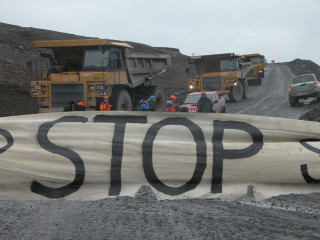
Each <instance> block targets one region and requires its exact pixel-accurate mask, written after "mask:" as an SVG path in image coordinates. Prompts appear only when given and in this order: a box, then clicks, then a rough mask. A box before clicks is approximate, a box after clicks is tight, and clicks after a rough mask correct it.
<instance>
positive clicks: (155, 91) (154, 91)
mask: <svg viewBox="0 0 320 240" xmlns="http://www.w3.org/2000/svg"><path fill="white" fill-rule="evenodd" d="M145 95H146V98H149V97H150V96H151V95H153V96H154V98H155V101H156V107H155V110H154V111H157V112H163V111H164V105H165V101H166V99H165V94H164V92H163V90H162V89H161V88H160V87H159V86H147V87H145Z"/></svg>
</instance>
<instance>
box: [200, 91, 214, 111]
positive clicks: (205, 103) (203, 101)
mask: <svg viewBox="0 0 320 240" xmlns="http://www.w3.org/2000/svg"><path fill="white" fill-rule="evenodd" d="M212 107H213V103H212V101H211V100H210V99H209V98H208V97H207V94H206V92H205V91H202V92H201V97H200V99H199V101H198V103H197V108H199V112H213V110H212Z"/></svg>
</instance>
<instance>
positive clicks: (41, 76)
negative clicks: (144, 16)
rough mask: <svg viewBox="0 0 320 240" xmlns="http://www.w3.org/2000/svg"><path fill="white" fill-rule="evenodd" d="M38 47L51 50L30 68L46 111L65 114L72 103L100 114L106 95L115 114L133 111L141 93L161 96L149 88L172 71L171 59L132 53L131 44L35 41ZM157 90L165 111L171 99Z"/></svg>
mask: <svg viewBox="0 0 320 240" xmlns="http://www.w3.org/2000/svg"><path fill="white" fill-rule="evenodd" d="M34 47H36V48H43V49H44V50H45V51H44V52H42V53H41V57H42V58H41V59H35V60H31V61H30V62H29V63H28V67H29V69H30V70H31V79H32V81H31V89H32V90H31V92H32V96H33V97H34V98H36V99H37V101H38V103H39V107H40V111H41V110H42V111H41V112H46V111H61V110H62V109H63V107H64V106H65V105H66V104H67V103H68V102H69V101H70V100H73V101H76V100H83V101H84V102H85V107H86V110H98V109H99V105H100V103H101V101H102V100H103V97H104V96H109V97H110V103H111V104H112V105H113V109H114V110H132V108H133V105H134V104H135V101H137V99H136V95H137V94H139V96H141V95H147V94H157V93H156V92H154V91H155V90H157V89H158V88H157V87H156V86H153V87H151V86H148V87H147V86H145V84H146V83H147V82H148V81H150V80H151V79H152V78H153V77H155V76H157V75H159V74H161V73H163V72H165V71H167V70H168V69H169V68H170V67H171V59H170V55H165V54H139V53H130V52H129V51H128V49H129V48H132V46H131V45H129V44H127V43H124V42H113V41H109V40H108V39H79V40H53V41H35V42H34ZM157 91H158V94H157V96H156V97H158V99H157V100H158V103H159V108H160V107H161V105H163V106H164V101H165V97H164V96H162V95H163V93H159V90H157Z"/></svg>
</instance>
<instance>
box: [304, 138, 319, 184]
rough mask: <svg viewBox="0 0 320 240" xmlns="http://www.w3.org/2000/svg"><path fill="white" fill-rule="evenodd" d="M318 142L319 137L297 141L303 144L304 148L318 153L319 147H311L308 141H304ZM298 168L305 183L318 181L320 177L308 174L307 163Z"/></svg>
mask: <svg viewBox="0 0 320 240" xmlns="http://www.w3.org/2000/svg"><path fill="white" fill-rule="evenodd" d="M308 141H309V142H315V141H316V142H318V141H320V140H319V139H304V140H301V141H299V143H300V144H301V145H302V146H304V147H305V148H306V149H308V150H310V151H312V152H315V153H318V154H320V149H318V148H315V147H312V146H311V145H309V144H308V143H306V142H308ZM300 170H301V173H302V176H303V177H304V180H306V182H307V183H320V179H315V178H313V177H311V176H310V175H309V172H308V165H307V164H302V165H301V166H300Z"/></svg>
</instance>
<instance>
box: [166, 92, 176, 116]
mask: <svg viewBox="0 0 320 240" xmlns="http://www.w3.org/2000/svg"><path fill="white" fill-rule="evenodd" d="M176 100H177V98H176V96H175V95H171V96H170V98H169V100H167V101H166V106H165V108H164V111H165V112H175V111H176V109H175V107H174V105H173V103H174V102H175V101H176Z"/></svg>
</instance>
